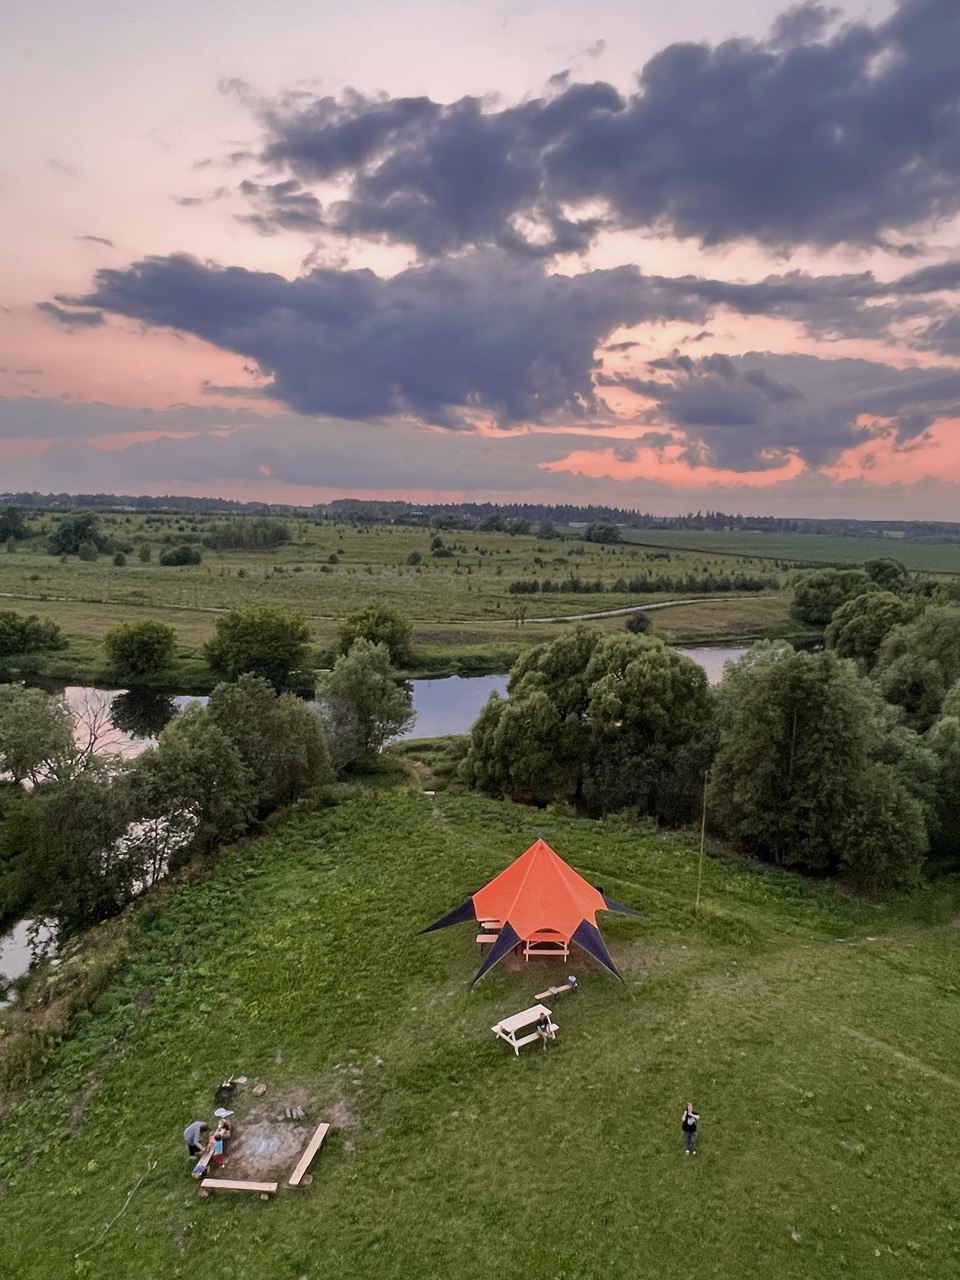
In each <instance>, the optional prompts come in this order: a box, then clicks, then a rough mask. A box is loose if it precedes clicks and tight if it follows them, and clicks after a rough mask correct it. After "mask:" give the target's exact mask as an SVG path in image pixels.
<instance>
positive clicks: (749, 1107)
mask: <svg viewBox="0 0 960 1280" xmlns="http://www.w3.org/2000/svg"><path fill="white" fill-rule="evenodd" d="M538 821H540V822H542V823H543V827H542V828H538V827H537V826H536V824H537V822H538ZM541 829H542V830H543V833H544V835H545V837H546V838H547V839H548V840H549V841H550V842H551V843H552V844H553V845H554V847H555V848H556V849H557V850H558V852H560V853H561V854H562V855H563V856H565V857H566V858H567V859H568V860H569V861H571V862H572V863H573V864H574V865H575V866H576V867H578V868H579V869H580V870H581V871H582V872H583V873H584V874H585V875H586V876H587V877H588V878H589V879H591V881H593V882H596V883H599V884H601V885H602V886H603V888H604V889H605V891H607V892H608V893H610V894H612V895H613V896H615V897H617V898H619V899H621V900H623V901H625V902H627V903H629V904H631V905H634V906H636V907H638V908H640V909H641V910H642V911H643V912H644V913H645V915H644V917H643V919H641V920H630V919H625V918H622V917H609V918H602V920H601V924H602V927H603V929H604V933H605V935H606V938H607V940H608V944H609V946H610V949H611V952H612V954H613V956H614V958H615V959H616V960H617V962H618V964H619V965H620V966H621V969H622V972H623V974H624V978H625V983H624V984H623V985H621V984H619V983H617V982H615V981H614V980H613V979H611V978H609V977H608V976H606V975H605V974H603V973H601V972H598V971H597V970H595V969H593V968H592V967H590V966H588V965H587V964H585V963H583V962H582V960H581V959H576V960H574V961H573V962H572V963H571V965H570V966H569V971H570V972H575V973H577V974H578V975H579V978H580V982H581V989H580V991H579V993H578V994H577V995H575V996H573V997H571V996H563V997H561V998H559V999H557V1000H556V1001H555V1002H554V1004H553V1008H554V1013H555V1017H556V1019H557V1021H558V1022H559V1024H560V1028H561V1029H560V1034H559V1038H558V1041H557V1043H556V1044H555V1045H552V1046H551V1047H550V1050H549V1051H548V1052H546V1053H543V1052H541V1051H540V1049H539V1048H538V1047H534V1046H531V1047H530V1048H528V1049H527V1050H525V1051H524V1054H523V1055H522V1056H521V1057H520V1058H519V1059H516V1058H514V1056H513V1054H512V1053H511V1052H510V1051H509V1049H508V1048H507V1047H506V1046H505V1045H504V1044H503V1043H502V1042H500V1041H497V1040H495V1039H494V1037H493V1036H492V1035H491V1034H490V1031H489V1027H490V1025H491V1024H492V1023H493V1022H494V1021H495V1020H496V1019H497V1018H498V1017H501V1016H504V1015H506V1014H508V1013H512V1012H515V1011H516V1010H518V1009H520V1008H523V1007H525V1006H526V1005H527V1004H529V1003H532V997H533V995H534V993H535V992H536V991H538V990H541V989H542V987H543V986H545V985H547V984H548V983H549V982H550V981H553V980H555V979H556V978H557V977H560V976H561V975H563V974H565V973H566V972H567V971H568V968H567V966H563V967H561V966H558V965H554V964H551V963H550V962H548V961H540V962H532V963H531V964H529V965H528V966H523V965H522V964H521V965H518V966H516V967H515V968H514V970H512V971H510V970H507V969H506V968H504V967H503V966H501V968H500V969H499V970H496V971H495V972H494V973H493V974H492V975H490V976H489V977H488V978H486V979H484V980H483V982H481V983H480V984H479V985H478V986H477V988H475V989H474V990H473V991H472V992H471V991H469V990H468V988H467V985H466V984H467V981H468V979H469V977H470V976H471V974H472V972H473V970H474V968H475V967H476V963H477V952H476V947H475V945H474V942H473V931H472V930H471V929H470V928H469V926H464V927H461V928H459V929H451V930H447V931H445V932H442V933H439V934H435V935H429V936H427V937H417V936H416V930H417V929H419V928H420V927H421V926H422V925H423V924H425V923H427V922H429V921H430V920H432V919H433V918H435V917H436V916H437V915H439V914H440V913H441V912H443V911H444V910H446V909H448V908H450V907H452V906H453V905H455V904H456V903H457V902H459V901H460V900H461V899H462V898H463V897H464V896H465V895H466V894H467V893H469V892H471V891H472V890H473V889H475V888H477V887H479V885H480V884H481V883H482V882H483V881H484V880H485V879H486V878H488V877H489V876H490V875H492V874H493V873H495V872H496V871H498V870H499V869H501V868H502V867H503V866H504V865H505V864H506V862H507V861H508V860H510V859H512V858H513V857H514V856H516V855H517V854H518V853H520V852H521V851H522V850H523V849H524V848H525V847H526V846H527V845H528V844H530V843H531V842H532V840H533V839H534V838H535V835H536V834H537V831H538V830H541ZM695 878H696V849H695V844H693V843H691V842H686V841H684V840H683V839H681V838H678V837H674V836H669V835H667V836H662V835H657V834H655V833H653V832H650V831H646V830H644V829H639V828H635V827H629V826H626V825H622V824H619V823H616V822H605V823H591V822H587V821H578V820H573V819H567V818H562V817H558V816H554V815H552V814H537V813H535V812H534V811H532V810H528V809H524V808H521V807H516V806H512V805H501V804H495V803H492V802H487V801H483V800H479V799H473V798H462V797H461V798H458V797H453V796H446V795H443V794H440V795H438V796H437V797H436V798H430V797H426V796H423V795H421V794H419V793H406V794H403V793H398V792H384V793H381V794H378V795H373V794H370V793H367V794H365V795H363V796H358V797H357V798H355V799H351V800H348V801H347V802H346V803H344V804H342V805H340V806H339V807H337V808H335V809H331V810H328V811H325V812H323V813H318V814H309V815H305V816H302V817H297V818H293V819H291V820H290V821H288V822H287V823H286V824H284V825H283V826H281V827H279V828H278V829H277V830H276V831H275V832H274V833H272V834H271V835H269V836H268V837H266V838H264V839H262V840H260V841H259V842H257V843H256V844H254V845H252V846H250V847H248V848H245V849H242V850H237V851H235V852H233V853H231V854H229V855H228V856H227V857H226V858H225V859H224V860H223V861H222V862H221V863H220V864H219V865H218V866H217V867H215V868H214V869H213V870H211V871H209V872H206V873H204V874H202V875H200V876H198V877H196V878H195V879H194V880H192V881H191V882H190V883H189V884H187V885H186V886H184V887H182V888H180V889H179V890H177V891H176V892H174V893H172V894H167V895H166V900H165V901H164V902H163V904H162V905H161V906H160V907H159V908H157V909H155V910H152V911H144V912H142V914H141V918H140V922H139V925H138V928H137V934H136V938H135V941H134V945H133V949H132V953H131V956H130V958H129V960H128V961H127V963H126V966H125V968H124V969H123V972H122V974H121V976H120V977H119V978H118V979H116V980H115V981H114V982H113V983H112V985H110V986H109V987H108V989H107V990H106V991H105V992H104V993H103V994H102V995H101V996H100V997H99V999H98V1001H97V1002H96V1005H95V1008H94V1009H93V1010H92V1011H91V1012H89V1013H84V1014H81V1015H79V1017H78V1018H77V1020H76V1022H77V1025H76V1028H75V1034H74V1035H73V1037H72V1038H71V1039H70V1040H69V1041H67V1042H66V1043H65V1044H63V1045H62V1046H61V1047H60V1048H59V1049H58V1050H56V1051H55V1052H52V1053H51V1055H50V1058H49V1061H48V1063H47V1065H46V1069H45V1071H44V1073H43V1075H42V1076H41V1078H40V1079H39V1080H38V1081H37V1082H36V1083H35V1085H34V1088H33V1089H32V1091H31V1092H30V1094H29V1095H28V1096H27V1097H26V1098H25V1099H21V1101H20V1102H19V1104H18V1105H17V1106H16V1107H15V1108H12V1106H11V1105H8V1107H7V1109H6V1111H5V1114H4V1116H3V1120H2V1128H0V1178H2V1183H0V1189H2V1194H0V1213H2V1219H3V1232H2V1234H0V1274H3V1275H16V1276H17V1277H18V1280H34V1278H36V1280H39V1278H40V1277H43V1278H44V1280H49V1278H50V1277H57V1278H59V1277H66V1276H72V1275H86V1276H90V1277H95V1278H96V1280H112V1278H114V1277H117V1278H118V1280H119V1278H120V1277H123V1278H124V1280H126V1278H127V1277H129V1276H131V1275H135V1274H136V1275H142V1276H145V1277H146V1276H149V1277H151V1280H166V1278H167V1277H176V1276H184V1277H186V1276H196V1275H203V1276H205V1277H220V1276H223V1277H234V1278H237V1280H277V1278H279V1277H283V1278H284V1280H286V1278H287V1277H289V1278H291V1280H297V1278H298V1277H308V1278H309V1280H320V1277H327V1276H332V1275H336V1276H343V1277H367V1276H370V1277H374V1276H375V1277H378V1278H382V1280H391V1278H393V1277H398V1278H399V1277H405V1278H408V1277H439V1276H442V1277H449V1278H451V1280H457V1278H458V1277H464V1278H466V1277H475V1276H477V1275H479V1274H486V1273H495V1274H496V1275H498V1276H500V1277H505V1278H512V1277H521V1276H523V1277H529V1276H540V1277H549V1278H551V1280H553V1278H558V1280H559V1278H561V1277H562V1278H563V1280H587V1278H588V1277H590V1278H592V1277H597V1276H605V1277H641V1278H645V1277H650V1278H651V1280H652V1278H653V1277H657V1280H671V1278H672V1277H681V1276H682V1277H688V1276H691V1275H701V1276H705V1275H709V1276H711V1277H718V1278H726V1277H730V1280H733V1278H734V1277H736V1278H737V1280H740V1278H741V1277H743V1276H746V1275H765V1276H776V1277H811V1278H813V1277H817V1278H818V1280H819V1278H820V1277H824V1276H839V1275H844V1276H847V1275H849V1276H871V1277H905V1276H906V1277H912V1276H936V1277H943V1276H946V1275H948V1274H953V1272H954V1270H955V1269H956V1268H957V1265H958V1261H960V1211H958V1209H957V1204H956V1194H955V1192H956V1170H955V1165H956V1156H955V1152H954V1151H953V1149H952V1137H953V1135H952V1124H951V1119H952V1116H953V1113H954V1111H955V1109H956V1105H957V1101H958V1091H960V1079H958V1078H957V1072H958V1067H957V1064H958V1062H960V1018H958V1016H957V1007H958V987H960V980H958V976H957V948H958V943H960V935H958V933H957V931H956V929H955V928H954V927H953V926H952V925H951V919H952V918H953V916H954V915H955V913H956V911H957V910H958V902H957V897H956V894H952V896H951V893H952V891H951V890H948V889H947V888H945V887H941V888H940V889H937V890H935V889H928V890H925V891H924V892H923V893H920V894H918V895H915V896H913V897H911V898H909V899H906V900H901V901H899V902H897V903H895V904H892V905H890V906H884V907H878V906H874V905H872V904H868V903H862V902H857V901H854V900H851V899H849V898H848V897H846V896H844V895H843V894H841V893H839V892H837V891H835V890H833V889H829V888H817V887H811V886H809V885H807V884H805V883H804V882H802V881H801V880H799V879H798V878H796V877H793V876H789V875H785V874H780V873H777V872H762V871H759V870H756V869H754V868H752V867H749V866H747V865H746V864H744V863H741V862H738V861H734V860H730V859H725V858H722V857H719V856H718V857H713V858H710V859H709V860H708V863H707V867H706V873H705V876H704V902H705V909H704V914H703V918H702V920H701V921H700V922H699V923H698V922H697V921H696V920H695V919H694V917H693V914H692V909H691V901H692V897H693V892H694V886H695ZM548 1003H549V1001H548ZM231 1073H242V1074H245V1075H247V1076H248V1077H249V1084H248V1085H247V1086H246V1088H244V1089H242V1090H240V1091H239V1092H238V1095H237V1101H236V1103H235V1109H236V1112H237V1118H238V1122H239V1126H240V1131H241V1132H242V1131H243V1127H244V1126H245V1125H246V1126H247V1127H248V1130H249V1129H250V1127H251V1126H252V1125H254V1124H255V1123H259V1124H261V1125H262V1124H268V1123H269V1122H270V1121H272V1120H274V1119H276V1117H277V1116H278V1115H279V1116H282V1115H283V1111H284V1106H285V1105H290V1103H291V1102H297V1103H299V1104H300V1105H303V1106H304V1108H305V1110H306V1112H307V1115H308V1117H310V1118H311V1119H313V1120H319V1119H320V1118H322V1117H323V1116H324V1115H327V1116H329V1117H331V1118H333V1119H334V1121H335V1125H336V1127H335V1129H334V1130H333V1132H332V1134H331V1137H330V1138H329V1140H328V1142H327V1144H326V1146H325V1148H324V1149H323V1151H322V1152H321V1154H320V1156H319V1157H318V1159H317V1161H316V1163H315V1166H314V1170H313V1172H314V1175H315V1179H314V1183H313V1185H312V1187H310V1188H309V1189H307V1190H304V1191H301V1192H293V1191H289V1190H287V1191H284V1190H281V1192H280V1194H278V1196H277V1197H276V1198H275V1199H274V1200H272V1201H271V1202H270V1203H261V1202H260V1201H259V1200H256V1199H253V1200H248V1199H244V1198H239V1197H238V1198H234V1197H228V1196H223V1197H220V1198H218V1197H213V1198H211V1199H208V1200H200V1199H198V1197H197V1191H196V1184H195V1183H193V1182H192V1181H191V1179H190V1177H189V1166H190V1162H189V1160H188V1158H187V1157H186V1154H185V1151H184V1148H183V1144H182V1142H181V1140H180V1132H181V1130H182V1128H183V1127H184V1125H185V1124H186V1123H187V1122H188V1121H190V1120H191V1119H193V1118H195V1117H196V1116H201V1115H203V1116H207V1117H209V1115H210V1113H211V1111H212V1108H213V1101H212V1095H213V1089H214V1087H215V1086H216V1084H217V1083H218V1082H219V1081H220V1079H222V1078H223V1077H225V1076H228V1075H230V1074H231ZM256 1080H263V1081H264V1082H266V1083H267V1085H268V1092H267V1094H266V1097H265V1098H264V1099H263V1102H262V1104H258V1103H257V1100H256V1099H254V1098H253V1097H252V1095H251V1093H250V1089H251V1087H252V1085H253V1083H254V1082H255V1081H256ZM688 1098H692V1099H693V1101H694V1103H695V1104H696V1105H697V1106H698V1107H699V1108H700V1109H701V1111H702V1115H703V1121H702V1131H701V1144H700V1152H699V1154H698V1155H697V1156H696V1157H695V1158H693V1159H687V1158H684V1157H683V1156H682V1149H681V1144H680V1135H679V1118H680V1112H681V1109H682V1106H683V1104H684V1103H685V1102H686V1101H687V1099H688ZM255 1107H259V1110H255ZM285 1123H286V1122H284V1121H282V1120H280V1121H277V1130H278V1131H279V1130H282V1129H283V1125H284V1124H285ZM154 1162H155V1163H154ZM228 1172H229V1171H228ZM144 1175H145V1176H144ZM141 1178H142V1181H140V1180H141ZM131 1191H133V1194H132V1197H131V1198H130V1199H129V1201H128V1200H127V1197H128V1195H129V1193H130V1192H131ZM121 1211H122V1212H121ZM118 1214H119V1215H120V1216H119V1217H117V1215H118ZM111 1222H112V1225H111V1226H110V1228H109V1230H108V1231H107V1233H106V1235H104V1236H102V1238H101V1235H102V1232H103V1230H104V1227H105V1226H106V1225H107V1224H108V1223H111ZM98 1241H99V1243H98ZM91 1246H92V1247H91ZM78 1255H79V1256H78Z"/></svg>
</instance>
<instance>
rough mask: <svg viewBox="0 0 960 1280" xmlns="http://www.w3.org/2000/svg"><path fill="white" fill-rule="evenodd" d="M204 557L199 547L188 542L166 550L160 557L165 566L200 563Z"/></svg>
mask: <svg viewBox="0 0 960 1280" xmlns="http://www.w3.org/2000/svg"><path fill="white" fill-rule="evenodd" d="M201 559H202V556H201V555H200V549H199V547H192V546H190V544H189V543H187V542H182V543H181V544H180V546H179V547H172V548H171V549H170V550H169V551H164V552H163V554H162V555H161V557H160V563H161V564H162V565H165V566H175V567H179V566H181V565H188V564H199V563H200V561H201Z"/></svg>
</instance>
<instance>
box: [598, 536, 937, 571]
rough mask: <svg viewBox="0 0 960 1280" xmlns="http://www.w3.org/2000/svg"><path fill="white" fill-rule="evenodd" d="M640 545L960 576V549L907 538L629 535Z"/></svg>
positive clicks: (712, 553) (708, 554) (797, 561)
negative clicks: (883, 562) (887, 561)
mask: <svg viewBox="0 0 960 1280" xmlns="http://www.w3.org/2000/svg"><path fill="white" fill-rule="evenodd" d="M623 537H624V538H625V539H626V541H627V542H630V543H632V544H634V545H642V546H644V547H647V548H656V547H663V548H665V549H668V550H670V551H678V552H687V553H688V554H689V553H690V552H698V553H700V554H701V555H705V556H716V555H721V554H723V555H730V556H734V557H737V558H744V557H751V556H755V557H759V558H761V559H763V560H781V561H782V560H786V561H790V562H791V563H792V564H796V565H839V566H843V565H859V564H863V563H864V561H865V560H874V559H877V558H879V557H884V556H892V557H893V558H894V559H896V560H899V561H901V563H903V564H904V565H906V567H907V568H908V569H910V570H912V571H915V572H918V573H932V574H941V573H944V574H947V573H949V574H957V573H960V543H956V542H911V541H910V540H908V539H905V538H866V537H840V536H833V535H827V534H820V533H758V532H755V531H741V530H739V529H730V530H727V531H723V532H720V531H714V530H701V529H668V530H667V529H664V530H661V529H624V530H623Z"/></svg>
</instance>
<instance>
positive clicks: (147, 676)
mask: <svg viewBox="0 0 960 1280" xmlns="http://www.w3.org/2000/svg"><path fill="white" fill-rule="evenodd" d="M176 641H177V633H176V632H175V631H174V629H173V627H168V626H167V625H166V624H165V623H163V622H157V621H156V620H155V619H153V618H149V619H146V620H145V621H143V622H126V623H123V625H121V626H119V627H114V629H113V630H112V631H108V632H107V634H106V635H105V636H104V638H103V647H104V649H106V651H107V657H108V658H109V659H110V665H111V666H112V667H113V669H114V671H116V673H117V675H119V676H120V677H121V678H122V679H124V680H131V681H134V682H135V683H137V682H142V681H146V680H152V679H154V678H155V677H156V676H158V675H160V674H161V673H162V672H163V671H165V670H166V669H167V667H169V666H170V663H171V662H172V661H173V650H174V646H175V644H176Z"/></svg>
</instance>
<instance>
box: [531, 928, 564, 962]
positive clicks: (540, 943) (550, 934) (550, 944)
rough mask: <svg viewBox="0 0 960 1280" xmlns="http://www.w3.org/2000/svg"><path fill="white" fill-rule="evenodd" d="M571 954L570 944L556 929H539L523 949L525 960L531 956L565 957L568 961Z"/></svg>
mask: <svg viewBox="0 0 960 1280" xmlns="http://www.w3.org/2000/svg"><path fill="white" fill-rule="evenodd" d="M569 954H570V944H569V943H568V942H567V940H566V938H565V937H564V936H563V934H562V933H557V932H556V930H555V929H538V930H537V932H536V933H532V934H531V935H530V937H529V938H528V939H527V941H526V943H525V944H524V948H523V956H524V959H525V960H529V959H530V957H531V956H563V958H564V960H566V959H567V957H568V956H569Z"/></svg>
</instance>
